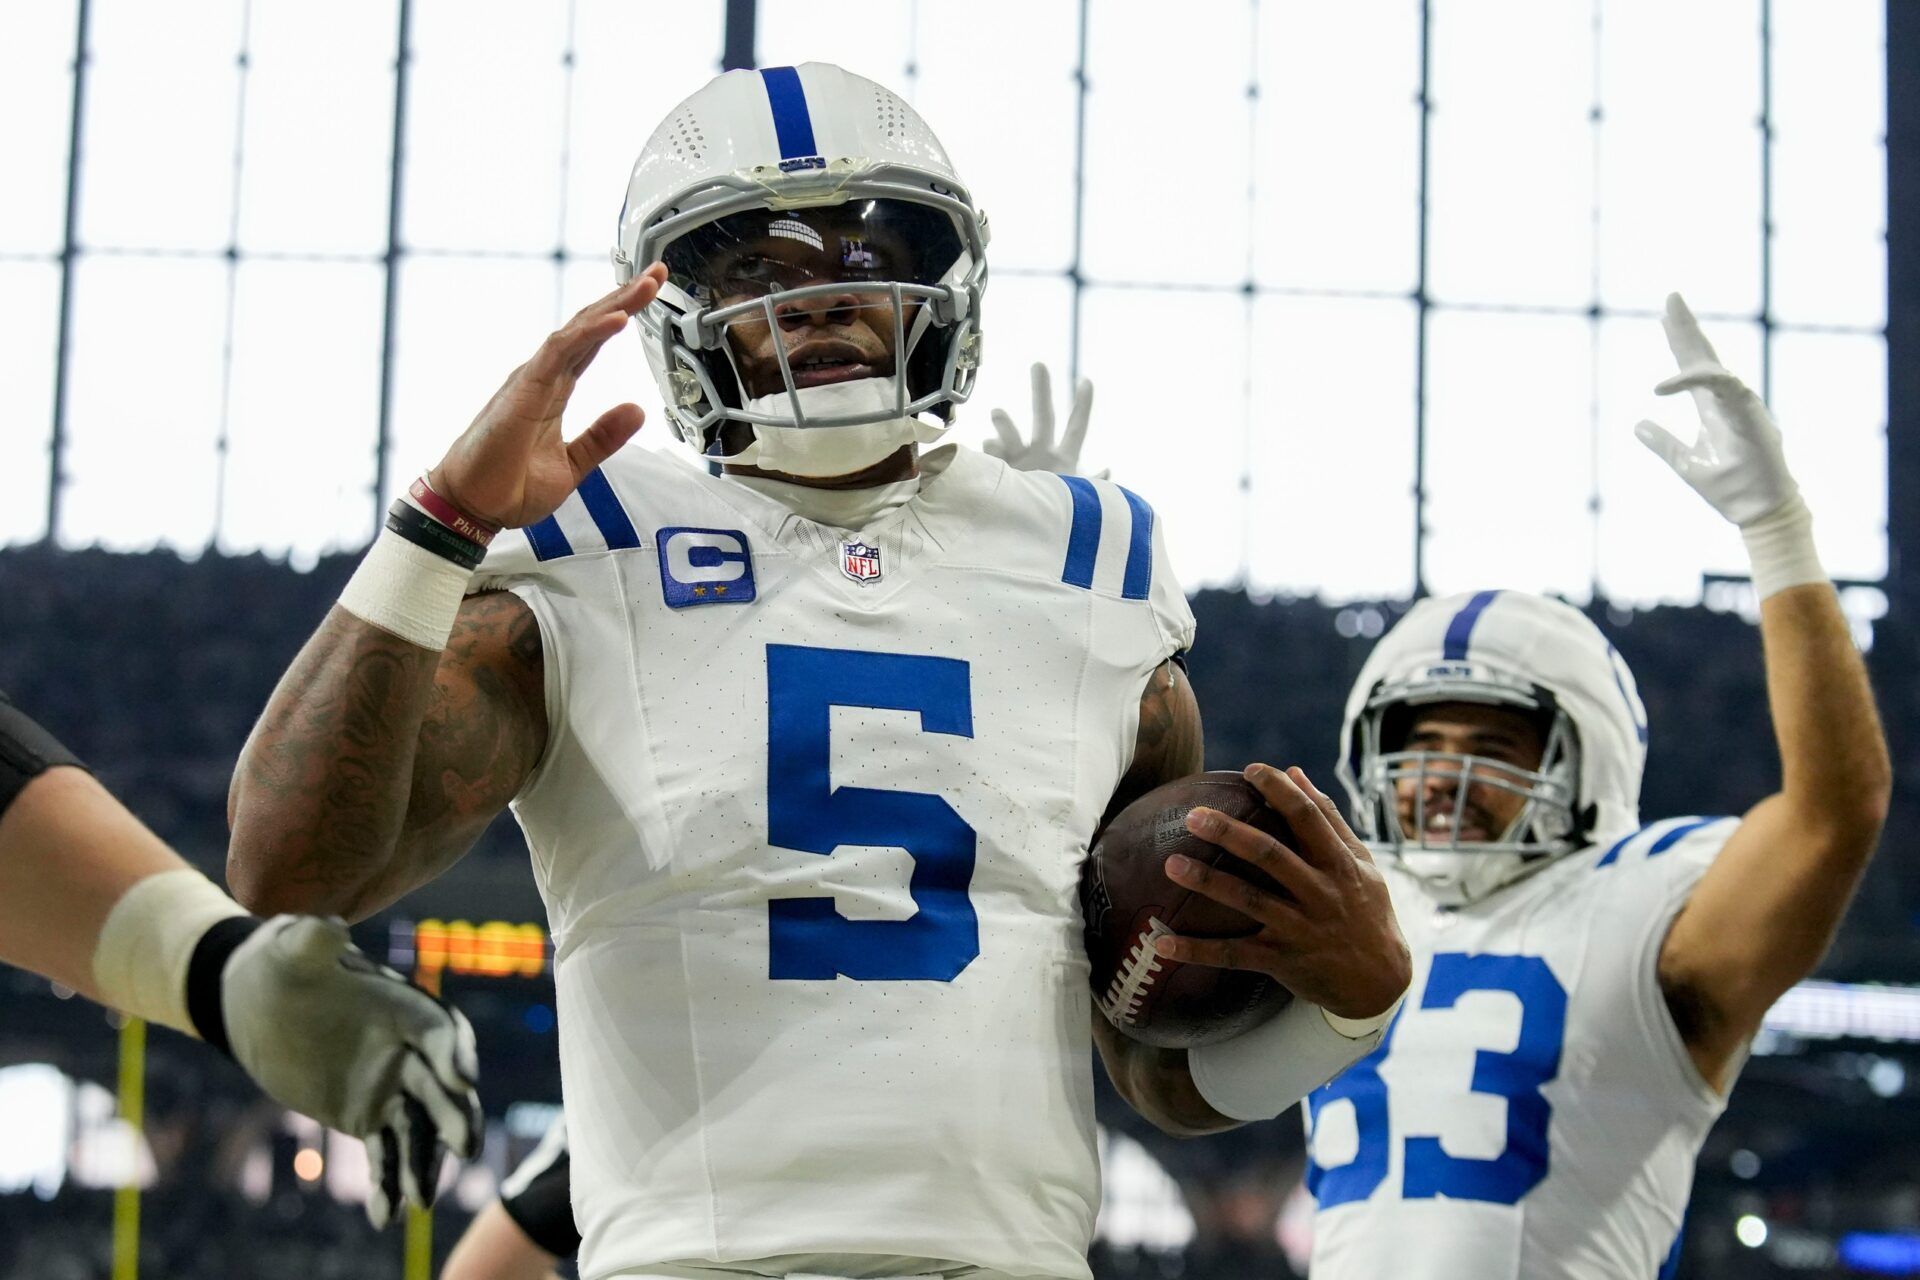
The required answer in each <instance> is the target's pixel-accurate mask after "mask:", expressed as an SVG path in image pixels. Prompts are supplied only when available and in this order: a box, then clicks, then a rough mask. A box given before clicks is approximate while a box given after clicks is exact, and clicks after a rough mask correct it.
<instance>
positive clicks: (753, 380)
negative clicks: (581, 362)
mask: <svg viewBox="0 0 1920 1280" xmlns="http://www.w3.org/2000/svg"><path fill="white" fill-rule="evenodd" d="M986 245H987V224H986V218H985V216H984V215H983V214H981V213H980V211H979V210H978V209H976V208H975V207H974V203H973V199H972V197H971V196H970V195H969V194H968V192H967V189H966V187H965V185H964V184H962V183H961V181H960V179H959V177H958V176H957V175H956V174H955V173H954V170H953V166H952V164H951V163H950V162H949V161H948V159H947V153H946V151H945V149H944V148H943V147H941V145H940V140H939V139H938V138H936V137H934V135H933V131H932V130H931V129H929V128H928V127H927V125H926V122H925V121H923V120H922V119H921V118H920V116H919V114H918V113H917V112H915V111H914V109H913V108H912V107H910V106H908V105H907V104H906V103H905V102H903V101H902V100H901V99H900V98H898V97H896V96H895V95H894V94H893V93H892V92H891V91H889V90H887V89H885V88H882V87H881V86H880V85H878V84H875V83H874V82H873V81H871V80H867V79H864V78H862V77H860V76H856V75H853V74H851V73H849V72H847V71H843V70H841V69H840V68H839V67H836V66H831V65H829V64H827V63H822V62H809V63H806V64H804V65H802V66H799V67H769V68H765V69H763V70H759V71H729V72H727V73H726V74H724V75H721V76H719V77H717V78H715V79H714V80H712V81H711V82H709V83H708V84H707V86H706V87H705V88H703V89H701V90H700V91H699V92H698V93H696V94H694V95H693V96H692V97H690V98H688V99H687V100H686V101H685V102H683V103H681V104H680V105H679V106H678V107H676V108H674V110H673V111H672V112H671V113H670V114H669V115H668V116H667V119H666V121H665V122H664V123H662V124H661V125H660V127H659V128H658V129H656V130H655V131H654V134H653V136H652V137H651V138H650V139H648V141H647V145H646V147H645V148H644V149H643V150H642V151H641V152H640V158H639V160H638V161H636V162H635V164H634V166H633V176H632V178H631V180H630V181H629V182H628V185H627V200H626V205H625V207H624V208H623V209H622V211H621V214H620V233H619V243H618V245H617V246H616V247H615V248H614V250H613V264H614V274H615V277H616V278H617V279H619V280H620V281H622V282H625V281H627V280H630V279H632V277H633V275H634V274H635V273H636V272H637V271H639V270H640V269H641V268H642V267H644V266H645V265H646V264H647V263H650V262H653V261H655V260H664V261H665V262H666V263H667V266H668V270H669V276H668V281H667V284H666V287H665V288H663V289H662V290H661V291H660V296H659V297H658V299H656V300H655V301H654V302H652V303H650V304H649V305H648V306H647V307H646V309H645V310H644V311H642V312H641V314H640V316H639V317H638V319H639V322H640V329H641V333H642V336H643V338H644V339H645V342H646V348H647V359H648V362H649V363H650V364H651V365H652V367H653V374H654V378H655V379H656V380H657V381H658V382H659V384H660V390H661V394H662V395H663V396H664V397H665V399H666V407H667V416H668V418H669V419H670V420H671V421H672V423H673V426H674V430H675V433H676V434H677V435H679V437H680V438H681V439H682V440H685V441H686V442H688V443H689V444H691V445H693V447H694V448H696V449H698V450H699V451H700V452H701V453H702V454H704V455H706V456H708V457H711V458H715V459H721V458H724V460H725V461H729V462H737V463H753V464H755V465H758V466H761V467H765V468H767V469H769V470H775V471H784V472H788V473H791V474H795V475H804V476H836V475H846V474H850V473H852V472H855V471H859V470H861V469H862V468H865V467H868V466H871V465H873V464H874V463H876V462H879V461H881V460H882V459H884V458H886V457H887V456H889V455H890V454H892V453H894V452H895V451H897V450H898V449H899V448H900V447H901V446H902V445H905V444H908V443H927V442H930V441H932V440H935V439H938V438H939V436H940V434H941V433H942V432H943V431H945V430H946V424H947V423H948V422H949V421H950V420H951V418H952V414H953V410H954V407H955V406H956V405H959V404H962V403H964V402H965V401H966V399H967V396H968V395H969V394H970V393H971V391H972V389H973V382H974V377H975V372H976V369H977V366H978V364H979V359H980V301H981V295H982V294H983V293H984V292H985V290H986V284H987V263H986ZM823 313H826V314H828V315H832V314H835V313H837V314H838V315H839V317H840V319H841V321H842V322H844V321H845V320H846V319H847V318H848V317H849V316H852V315H854V314H856V313H858V314H860V315H862V316H865V317H868V319H869V321H870V323H869V325H868V332H870V333H873V334H877V335H878V337H877V339H876V340H875V341H874V343H873V345H874V346H875V347H876V348H880V347H884V348H885V350H884V351H883V352H878V351H874V350H869V351H860V350H856V349H853V348H851V347H849V346H847V345H846V344H845V343H835V342H833V341H819V342H813V344H812V345H811V346H808V345H807V343H808V342H810V341H812V340H811V339H806V338H805V336H804V329H803V328H802V326H805V325H807V324H808V323H809V322H810V321H812V320H817V319H819V318H821V317H822V314H823ZM783 322H784V325H785V327H786V328H787V329H788V330H792V331H794V333H795V334H797V335H799V336H800V338H801V340H800V341H798V342H794V341H793V340H790V339H783V338H782V337H781V334H782V325H783ZM730 334H731V335H732V336H733V340H732V341H730V340H729V336H730ZM769 334H771V335H772V339H771V340H770V341H769V339H768V335H769ZM748 335H752V336H753V337H754V338H755V339H757V342H758V345H757V347H755V348H754V350H756V351H757V352H758V353H759V354H758V355H757V356H755V357H754V359H755V360H756V361H757V364H753V365H752V366H751V367H750V362H749V360H748V358H747V355H746V351H747V349H748V348H747V343H748ZM889 340H890V341H889ZM790 349H791V350H792V351H793V353H794V354H796V355H798V356H799V357H800V358H799V359H798V360H797V361H796V360H790V359H789V358H788V355H789V350H790ZM750 384H754V385H750ZM922 414H927V415H931V416H932V417H933V418H934V419H936V420H937V421H935V422H928V421H926V420H924V419H922V418H921V417H920V415H922ZM730 423H741V424H745V425H746V426H747V427H748V428H750V430H751V434H752V440H751V442H750V443H747V444H745V445H744V446H743V447H741V448H739V449H737V450H736V451H735V452H733V453H731V454H724V455H723V454H722V452H721V450H722V448H723V445H722V442H721V434H722V429H723V428H725V427H726V426H727V425H728V424H730ZM741 434H742V433H740V432H735V433H732V438H733V440H735V441H736V442H737V441H738V440H739V439H740V438H741Z"/></svg>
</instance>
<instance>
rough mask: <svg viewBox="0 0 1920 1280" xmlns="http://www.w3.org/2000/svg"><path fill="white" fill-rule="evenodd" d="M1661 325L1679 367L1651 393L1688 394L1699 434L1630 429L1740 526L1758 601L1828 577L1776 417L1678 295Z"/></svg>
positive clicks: (1654, 427) (1653, 426)
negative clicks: (1684, 438)
mask: <svg viewBox="0 0 1920 1280" xmlns="http://www.w3.org/2000/svg"><path fill="white" fill-rule="evenodd" d="M1660 323H1661V325H1662V326H1663V327H1664V328H1665V329H1666V331H1667V345H1668V346H1669V347H1671V348H1673V358H1674V359H1675V360H1676V361H1678V362H1679V365H1680V372H1679V373H1677V374H1675V375H1674V376H1673V377H1671V378H1668V379H1667V380H1666V381H1665V382H1662V383H1661V384H1660V385H1658V386H1656V387H1655V388H1654V389H1653V390H1654V393H1655V394H1656V395H1663V396H1670V395H1672V394H1673V393H1674V392H1676V391H1687V392H1691V393H1692V395H1693V404H1694V407H1695V408H1696V409H1698V410H1699V411H1700V434H1699V436H1698V437H1696V438H1695V440H1694V442H1693V443H1692V444H1691V445H1684V444H1681V443H1680V441H1679V440H1677V439H1676V438H1675V437H1674V436H1672V435H1671V434H1669V433H1668V432H1667V431H1666V430H1665V429H1664V428H1662V427H1661V426H1659V424H1657V423H1653V422H1644V421H1643V422H1641V423H1640V424H1639V425H1638V426H1636V427H1635V428H1634V429H1633V433H1634V434H1635V435H1636V436H1639V437H1640V443H1642V444H1644V445H1646V446H1647V448H1649V449H1651V450H1653V451H1654V453H1656V454H1658V455H1659V457H1660V460H1661V461H1662V462H1664V463H1666V464H1667V465H1668V466H1670V467H1672V468H1673V470H1674V474H1676V475H1678V476H1679V477H1680V478H1681V479H1682V480H1685V481H1686V482H1687V483H1688V484H1689V485H1691V486H1692V487H1693V491H1694V492H1695V493H1697V494H1699V495H1700V496H1701V497H1703V498H1705V499H1706V500H1707V501H1708V503H1710V504H1711V505H1712V507H1713V509H1714V510H1715V511H1718V512H1719V513H1720V514H1721V515H1723V516H1725V517H1726V518H1727V519H1728V520H1730V521H1732V522H1733V523H1734V524H1735V525H1737V526H1739V529H1740V537H1741V540H1742V541H1744V542H1745V543H1746V544H1747V558H1748V559H1749V560H1750V561H1751V562H1752V564H1753V590H1754V594H1755V595H1756V596H1757V597H1758V598H1759V599H1761V600H1765V599H1767V598H1768V597H1769V596H1773V595H1777V594H1779V593H1780V592H1782V591H1785V590H1786V589H1787V588H1789V587H1799V586H1805V585H1807V584H1809V583H1815V582H1825V581H1827V571H1826V570H1825V569H1823V568H1821V566H1820V555H1819V552H1818V551H1817V550H1816V549H1815V547H1814V544H1813V516H1812V515H1811V514H1810V513H1809V512H1808V511H1807V504H1806V503H1804V502H1802V501H1801V500H1800V486H1799V485H1798V484H1795V483H1794V479H1793V473H1792V472H1790V471H1788V470H1787V458H1786V454H1785V453H1783V452H1782V451H1781V448H1780V428H1778V427H1776V426H1775V425H1774V424H1773V415H1772V414H1770V413H1768V412H1767V406H1766V405H1764V404H1762V403H1761V402H1760V397H1759V396H1757V395H1755V394H1754V393H1753V389H1752V388H1751V387H1749V386H1747V384H1746V383H1744V382H1742V381H1740V379H1738V378H1736V377H1734V376H1733V375H1732V374H1731V373H1728V372H1727V370H1726V367H1725V366H1724V365H1722V364H1721V363H1720V357H1719V356H1717V355H1715V354H1714V353H1713V345H1712V344H1711V343H1709V342H1708V341H1707V339H1706V335H1705V334H1703V333H1701V332H1700V323H1699V321H1697V320H1695V319H1694V318H1693V312H1691V311H1689V310H1687V304H1686V301H1685V300H1684V299H1682V298H1681V296H1680V295H1679V294H1677V293H1670V294H1668V295H1667V314H1666V315H1665V316H1663V317H1661V320H1660Z"/></svg>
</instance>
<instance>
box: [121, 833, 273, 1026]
mask: <svg viewBox="0 0 1920 1280" xmlns="http://www.w3.org/2000/svg"><path fill="white" fill-rule="evenodd" d="M246 914H247V913H246V911H245V910H243V909H242V908H241V906H240V904H239V903H237V902H235V901H234V900H233V899H232V898H229V897H228V896H227V895H226V894H224V893H222V892H220V890H219V888H218V886H216V885H215V884H214V883H213V881H211V880H209V879H207V878H206V877H205V876H203V875H201V874H200V873H199V872H198V871H194V870H191V869H190V868H186V867H182V868H180V869H179V870H177V871H162V872H161V873H160V874H159V875H155V876H148V877H147V878H146V879H144V880H142V881H140V882H139V883H138V884H135V885H134V886H133V888H131V889H129V890H127V891H126V892H125V893H123V894H121V895H120V901H118V902H116V903H114V904H113V910H112V911H109V912H108V913H107V920H106V923H105V924H103V925H101V926H100V937H99V939H98V940H97V941H96V942H95V943H94V948H93V981H94V984H95V985H96V986H97V987H98V988H99V990H100V1000H101V1002H102V1003H103V1004H110V1005H112V1006H113V1007H114V1008H116V1009H118V1010H120V1011H121V1012H122V1013H130V1014H133V1015H135V1016H136V1017H141V1018H145V1019H146V1020H147V1021H149V1022H157V1023H159V1024H160V1025H162V1026H166V1027H172V1028H173V1029H174V1030H175V1031H184V1032H186V1033H187V1034H188V1035H197V1034H198V1032H196V1031H195V1030H194V1028H193V1020H192V1019H191V1018H190V1017H189V1016H188V1014H187V968H188V966H189V965H191V964H192V962H193V949H194V948H195V947H197V946H199V945H200V939H201V938H202V937H204V936H205V935H206V932H207V930H209V929H211V928H213V926H214V925H216V924H219V923H220V922H221V921H222V920H226V919H228V918H230V917H232V916H244V915H246Z"/></svg>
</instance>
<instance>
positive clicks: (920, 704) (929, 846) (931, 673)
mask: <svg viewBox="0 0 1920 1280" xmlns="http://www.w3.org/2000/svg"><path fill="white" fill-rule="evenodd" d="M834 707H874V708H878V709H881V710H888V711H918V712H919V713H920V727H921V729H922V730H923V731H924V732H927V733H950V734H954V735H955V736H957V737H962V738H971V737H972V736H973V695H972V690H971V672H970V670H969V668H968V666H967V664H966V663H965V662H962V661H960V660H958V659H955V658H931V657H924V656H920V655H915V654H904V653H867V652H863V651H860V650H854V649H815V648H810V647H807V646H803V645H787V644H770V645H768V646H767V838H768V841H769V842H770V843H772V844H773V845H775V846H777V847H779V848H782V849H798V850H800V851H801V852H803V853H818V854H831V853H832V852H833V851H834V850H835V849H837V848H839V847H840V846H841V845H848V844H851V845H874V846H880V847H895V848H903V849H905V850H906V851H907V852H908V853H910V854H912V855H913V876H912V879H911V881H910V882H909V889H910V891H911V893H912V894H913V903H914V906H915V907H917V908H918V910H917V911H915V912H914V913H913V915H912V916H911V917H909V918H908V919H905V920H849V919H847V918H846V917H845V916H843V915H841V914H840V913H839V912H838V911H836V910H835V909H834V905H833V899H832V898H775V899H773V900H772V901H771V902H769V903H768V904H767V911H768V913H769V915H770V917H771V919H770V921H769V924H770V926H771V930H772V956H771V965H770V973H769V976H771V977H774V978H815V979H818V978H834V977H839V976H845V977H848V978H855V979H859V980H864V981H885V980H889V979H893V980H900V979H905V980H916V979H917V980H920V981H932V982H951V981H953V979H954V978H956V977H958V976H959V974H960V971H961V970H963V969H965V968H966V967H967V965H968V964H970V963H971V962H972V961H973V958H974V957H975V956H977V955H979V954H980V922H979V919H978V917H976V916H975V915H974V910H973V903H972V902H971V901H969V900H968V897H967V889H968V886H969V885H971V884H972V882H973V858H974V831H973V828H972V827H970V826H968V825H967V824H966V822H965V821H964V820H962V818H961V817H960V815H959V814H957V813H955V812H954V811H953V807H952V806H951V805H949V804H948V803H947V802H946V801H945V800H942V799H941V798H940V797H939V796H934V795H927V794H924V793H922V792H917V791H878V790H875V789H873V788H870V787H838V788H836V787H834V786H833V783H832V780H831V778H830V777H829V770H830V763H831V757H832V754H833V743H832V730H831V717H832V709H833V708H834Z"/></svg>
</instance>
